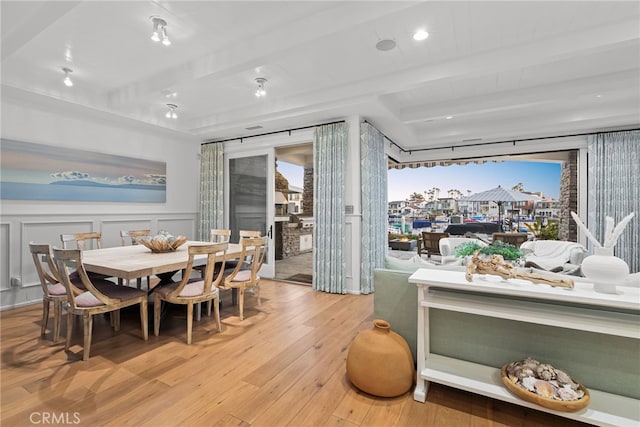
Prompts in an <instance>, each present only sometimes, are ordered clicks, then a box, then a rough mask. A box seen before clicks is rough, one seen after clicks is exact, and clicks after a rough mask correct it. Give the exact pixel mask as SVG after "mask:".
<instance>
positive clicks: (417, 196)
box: [409, 192, 424, 201]
mask: <svg viewBox="0 0 640 427" xmlns="http://www.w3.org/2000/svg"><path fill="white" fill-rule="evenodd" d="M409 200H416V201H423V200H424V196H423V195H422V194H420V193H418V192H414V193H411V195H409Z"/></svg>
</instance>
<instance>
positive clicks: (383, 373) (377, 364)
mask: <svg viewBox="0 0 640 427" xmlns="http://www.w3.org/2000/svg"><path fill="white" fill-rule="evenodd" d="M414 374H415V368H414V365H413V356H412V355H411V350H410V349H409V345H408V344H407V342H406V341H405V340H404V338H402V337H401V336H400V335H398V334H397V333H395V332H392V331H391V328H390V325H389V322H387V321H385V320H379V319H376V320H374V321H373V328H372V329H368V330H365V331H362V332H360V333H359V334H358V335H357V336H356V337H355V338H354V340H353V342H352V343H351V347H350V348H349V354H348V355H347V376H348V377H349V379H350V380H351V383H352V384H353V385H354V386H356V387H357V388H359V389H360V390H362V391H364V392H366V393H369V394H371V395H374V396H381V397H393V396H399V395H401V394H404V393H406V392H407V391H409V389H411V386H412V385H413V379H414Z"/></svg>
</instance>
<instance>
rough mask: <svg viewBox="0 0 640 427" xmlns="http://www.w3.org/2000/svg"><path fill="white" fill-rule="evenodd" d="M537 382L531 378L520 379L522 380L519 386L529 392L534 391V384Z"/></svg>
mask: <svg viewBox="0 0 640 427" xmlns="http://www.w3.org/2000/svg"><path fill="white" fill-rule="evenodd" d="M538 381H539V380H537V379H535V378H533V377H527V378H522V380H521V381H520V384H521V385H522V387H524V388H526V389H527V390H529V391H533V392H535V391H536V382H538Z"/></svg>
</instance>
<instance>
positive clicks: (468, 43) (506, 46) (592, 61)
mask: <svg viewBox="0 0 640 427" xmlns="http://www.w3.org/2000/svg"><path fill="white" fill-rule="evenodd" d="M1 15H2V85H3V89H5V90H6V89H7V88H11V90H13V91H16V90H18V91H26V92H34V93H37V94H41V95H46V96H50V97H53V98H57V99H61V100H64V101H68V102H71V103H76V104H79V105H82V106H86V107H89V108H92V109H97V110H103V111H107V112H111V113H113V114H117V115H121V116H125V117H129V118H132V119H135V120H139V121H143V122H147V123H152V124H155V125H158V126H162V127H167V128H171V129H175V130H178V131H182V132H185V133H188V134H192V135H196V136H197V137H198V138H200V139H202V140H203V141H206V140H219V139H225V138H231V137H237V136H247V135H252V134H257V133H264V132H270V131H276V130H282V129H286V128H291V127H299V126H307V125H313V124H317V123H323V122H328V121H331V120H335V119H340V118H344V117H347V116H351V115H360V116H362V118H365V119H367V120H368V121H370V122H371V123H373V124H374V125H375V126H376V127H378V128H379V129H380V130H382V131H383V132H384V133H385V134H386V135H387V136H388V137H390V138H391V139H393V140H394V141H395V142H396V143H398V144H399V145H400V146H402V147H403V148H405V149H416V148H429V147H438V146H448V145H456V144H463V143H464V142H463V141H468V140H478V139H481V140H482V141H483V142H485V141H487V142H488V141H497V140H507V139H508V140H511V139H520V138H530V137H542V136H549V135H564V134H571V133H580V132H589V131H594V130H603V129H615V128H624V127H637V125H638V123H640V2H637V1H623V2H612V1H602V2H597V1H584V2H581V1H569V2H540V1H531V2H525V1H515V2H505V1H498V2H486V1H471V2H463V1H447V2H444V1H442V2H438V1H429V2H400V1H373V2H366V1H338V2H328V1H318V2H314V1H292V2H274V1H257V2H247V1H234V2H223V1H208V2H206V1H197V2H192V1H126V2H125V1H119V2H112V1H70V2H61V1H48V2H32V1H26V2H25V1H19V2H18V1H4V0H3V1H2V2H1ZM151 15H159V16H160V17H162V18H163V19H165V20H166V21H167V22H168V27H167V30H168V34H169V37H170V39H171V41H172V45H171V46H168V47H166V46H163V45H162V44H160V43H154V42H153V41H151V40H150V36H151V29H152V25H151V22H150V20H149V17H150V16H151ZM420 27H423V28H426V29H427V31H429V33H430V37H429V38H428V39H427V40H426V41H423V42H416V41H414V40H413V39H412V37H411V36H412V34H413V31H414V30H415V29H417V28H420ZM382 39H393V40H395V42H396V43H397V46H396V48H395V49H393V50H391V51H387V52H382V51H379V50H377V49H376V48H375V45H376V43H377V42H378V41H380V40H382ZM62 67H69V68H71V69H73V74H72V77H73V80H74V83H75V84H74V86H73V87H71V88H68V87H66V86H64V85H63V84H62V79H63V77H64V75H63V72H62V71H61V68H62ZM257 77H265V78H267V79H268V83H267V85H266V89H267V91H268V94H267V96H266V97H265V98H256V97H255V96H254V91H255V82H254V80H255V78H257ZM167 103H174V104H177V105H178V110H177V113H178V115H179V118H178V119H177V120H170V119H166V118H165V116H164V115H165V112H166V110H167V108H166V106H165V104H167ZM447 116H452V118H451V119H446V117H447ZM252 126H262V128H261V129H258V130H247V129H246V128H247V127H252Z"/></svg>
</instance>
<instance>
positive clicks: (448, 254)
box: [440, 237, 488, 265]
mask: <svg viewBox="0 0 640 427" xmlns="http://www.w3.org/2000/svg"><path fill="white" fill-rule="evenodd" d="M468 242H474V243H477V244H478V245H480V246H488V245H487V244H486V243H485V242H483V241H482V240H480V239H473V238H467V237H445V238H442V239H440V255H441V258H440V264H454V263H455V264H460V265H462V258H458V257H456V248H457V247H458V246H460V245H462V244H463V243H468Z"/></svg>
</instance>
